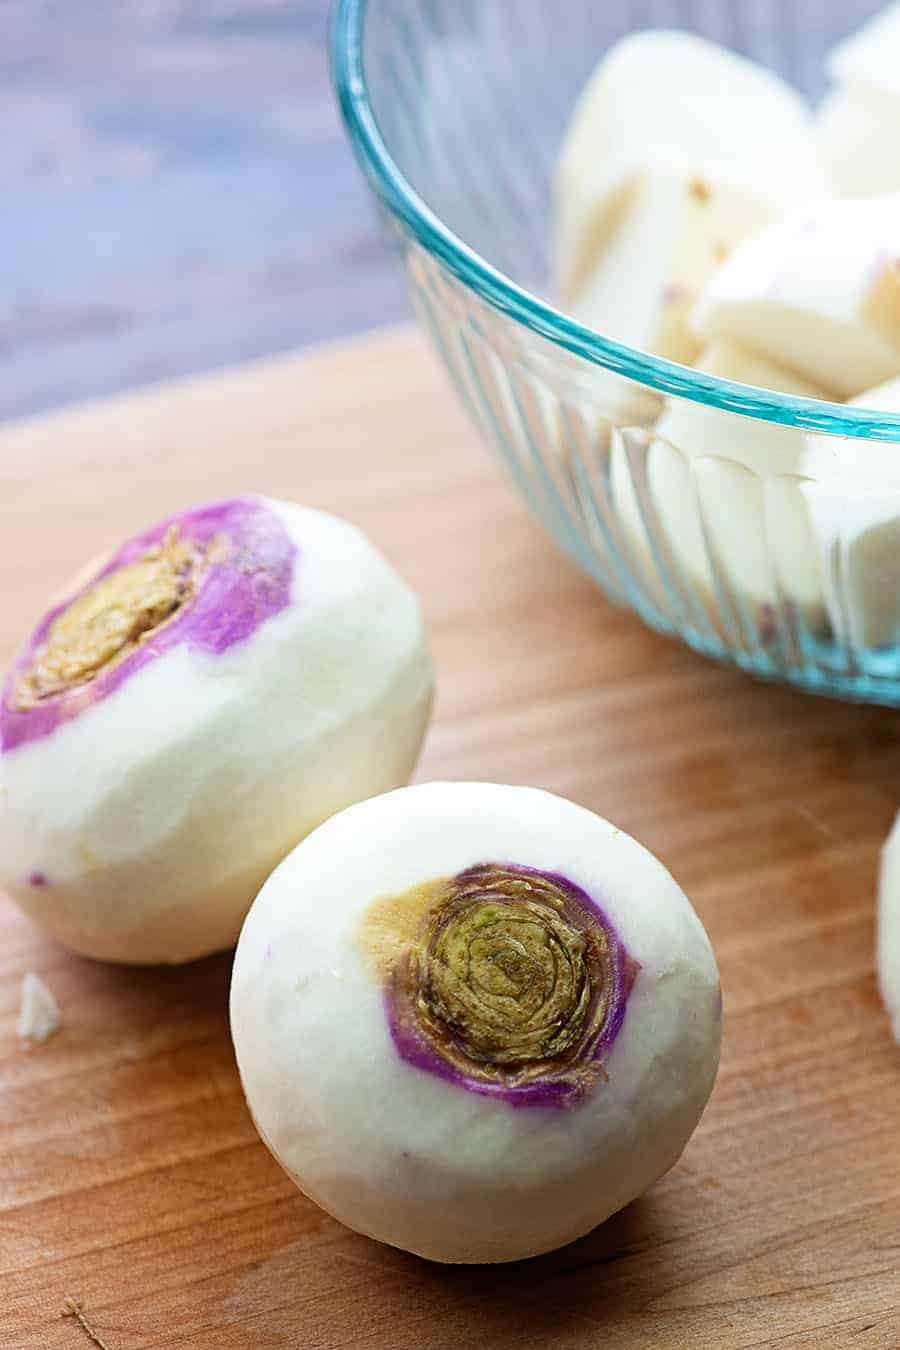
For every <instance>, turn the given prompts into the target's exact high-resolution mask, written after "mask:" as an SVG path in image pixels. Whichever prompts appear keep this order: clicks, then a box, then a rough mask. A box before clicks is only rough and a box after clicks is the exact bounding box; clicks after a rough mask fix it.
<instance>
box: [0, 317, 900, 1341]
mask: <svg viewBox="0 0 900 1350" xmlns="http://www.w3.org/2000/svg"><path fill="white" fill-rule="evenodd" d="M248 488H249V489H258V490H261V491H264V492H270V493H277V494H283V495H285V496H289V497H294V498H298V499H301V500H304V501H307V502H310V503H313V504H315V505H318V506H323V507H328V508H333V509H334V510H337V511H339V512H341V513H343V514H345V515H347V516H348V517H350V518H351V519H352V520H354V521H355V522H357V523H358V524H360V525H361V526H363V527H364V528H365V529H367V530H368V531H370V533H371V534H372V536H373V537H374V539H375V540H376V541H377V543H378V544H379V545H380V546H381V547H382V548H383V549H384V550H385V551H386V552H387V554H388V555H389V556H390V557H391V558H392V559H393V561H394V562H395V563H396V564H397V565H398V566H399V567H400V568H401V569H402V570H403V571H404V572H405V574H406V575H407V576H408V577H409V579H410V580H411V581H412V582H413V583H414V584H415V585H416V586H417V587H418V588H419V590H420V592H421V595H422V598H423V601H424V604H425V607H426V610H427V613H428V618H429V621H430V627H431V634H432V640H433V646H434V654H435V658H436V663H437V668H438V672H439V682H440V692H439V699H438V705H437V713H436V720H435V724H434V727H433V730H432V733H431V736H430V739H429V741H428V745H427V749H426V753H425V756H424V759H423V762H422V765H421V769H420V776H421V777H422V778H431V777H435V776H450V777H481V778H488V779H498V780H501V781H511V782H523V783H535V784H539V785H541V786H544V787H546V788H550V789H553V790H555V791H557V792H561V793H564V794H566V795H569V796H571V797H573V798H575V799H577V800H578V801H581V802H584V803H585V804H586V805H588V806H590V807H593V808H595V809H597V810H599V811H601V812H603V813H604V814H606V815H609V816H611V817H612V818H613V819H614V820H615V821H616V822H617V823H618V824H619V825H620V826H622V827H623V828H624V829H626V830H628V831H630V832H632V833H634V834H636V835H637V836H638V837H639V838H640V839H641V840H643V841H644V842H645V843H646V844H647V845H649V847H650V848H652V849H653V850H654V851H655V852H656V853H658V854H659V855H660V856H661V857H662V858H663V859H664V860H665V862H666V863H667V864H668V865H669V866H670V867H671V868H672V870H673V871H674V873H675V875H676V876H677V877H678V878H679V880H680V881H681V882H682V884H683V885H684V886H685V888H686V889H687V891H688V893H689V894H690V895H691V897H692V899H693V900H694V902H695V904H696V905H697V908H698V909H699V911H700V913H701V915H702V917H703V920H704V922H705V923H706V925H707V926H708V929H709V932H710V935H711V937H712V939H713V942H714V944H715V947H716V950H717V953H718V957H719V961H720V964H721V970H722V977H723V984H724V990H725V1012H726V1017H725V1042H724V1054H723V1060H722V1068H721V1073H720V1076H719V1081H718V1084H717V1087H716V1090H715V1093H714V1096H713V1099H712V1103H711V1105H710V1107H709V1110H708V1111H707V1114H706V1116H705V1117H704V1120H703V1122H702V1124H701V1127H700V1129H699V1130H698V1132H697V1134H696V1136H695V1137H694V1139H693V1141H692V1142H691V1144H690V1146H689V1147H688V1149H687V1152H686V1153H685V1155H684V1157H683V1159H682V1160H681V1162H680V1163H679V1164H678V1166H677V1167H676V1168H675V1169H674V1170H673V1171H672V1172H671V1173H670V1174H669V1175H668V1176H667V1177H666V1178H665V1179H664V1180H663V1181H661V1182H660V1183H659V1184H658V1185H656V1186H655V1187H654V1188H653V1189H652V1191H651V1192H650V1193H649V1194H648V1195H646V1196H645V1197H644V1198H643V1199H641V1200H640V1201H638V1202H637V1203H635V1204H633V1205H631V1206H630V1207H629V1208H628V1209H627V1210H625V1211H624V1212H623V1213H622V1214H620V1215H618V1216H617V1217H616V1218H614V1219H612V1220H611V1221H610V1222H609V1223H607V1224H606V1225H605V1226H604V1227H603V1228H601V1229H599V1230H598V1231H596V1232H595V1233H593V1234H592V1235H591V1236H589V1237H587V1238H585V1239H583V1240H582V1241H580V1242H578V1243H576V1244H575V1245H573V1246H571V1247H569V1248H566V1249H565V1250H562V1251H560V1252H557V1253H555V1254H553V1255H551V1256H547V1257H543V1258H540V1259H538V1260H535V1261H531V1262H528V1263H524V1264H522V1265H518V1266H510V1267H505V1268H483V1269H466V1268H458V1269H453V1268H439V1267H434V1266H430V1265H428V1264H427V1263H425V1262H422V1261H420V1260H418V1259H416V1258H413V1257H409V1256H406V1255H404V1254H402V1253H400V1252H396V1251H392V1250H390V1249H387V1248H383V1247H380V1246H378V1245H376V1244H375V1243H373V1242H370V1241H368V1240H367V1239H364V1238H362V1237H358V1236H356V1235H354V1234H352V1233H350V1232H347V1231H346V1230H344V1229H343V1228H341V1227H340V1226H339V1225H338V1224H337V1223H335V1222H334V1221H333V1220H332V1219H330V1218H328V1217H326V1216H325V1215H323V1214H322V1213H320V1212H319V1211H318V1210H317V1209H316V1208H315V1207H314V1206H313V1205H312V1204H311V1203H309V1202H308V1201H306V1200H304V1199H303V1198H302V1197H301V1196H300V1195H299V1194H298V1193H297V1192H295V1191H294V1189H293V1188H292V1186H291V1185H290V1183H289V1182H288V1181H287V1180H286V1179H285V1177H284V1176H283V1174H282V1173H281V1171H280V1170H279V1168H278V1167H277V1166H276V1164H275V1163H274V1162H273V1161H272V1159H271V1158H270V1156H269V1155H268V1154H267V1152H266V1150H265V1149H264V1148H263V1146H262V1144H261V1143H260V1142H259V1141H258V1139H257V1137H256V1135H255V1133H254V1130H253V1127H252V1125H251V1122H250V1119H249V1117H248V1114H247V1111H246V1109H245V1105H244V1102H243V1099H242V1096H241V1091H240V1087H239V1083H238V1078H237V1074H236V1071H235V1066H234V1061H233V1057H232V1051H231V1045H230V1040H229V1035H228V1027H227V1021H226V991H227V986H228V978H229V967H230V957H229V956H227V955H224V956H220V957H215V958H212V959H210V960H207V961H203V962H200V963H198V964H195V965H192V966H189V967H186V968H182V969H175V970H163V969H146V970H140V969H138V970H131V969H118V968H115V967H111V966H104V965H99V964H95V963H92V962H90V961H86V960H81V959H78V958H76V957H74V956H71V955H69V954H68V953H67V952H65V951H64V950H63V949H62V948H61V947H59V946H57V945H55V944H54V943H53V942H51V941H49V940H45V939H44V938H42V937H41V935H40V934H39V933H37V932H36V931H35V930H34V929H33V928H32V927H31V926H30V924H29V923H28V922H26V920H25V919H24V918H22V917H21V916H20V915H19V914H18V912H17V911H16V910H15V909H14V908H13V906H12V905H11V904H9V903H7V902H6V901H5V900H3V899H2V898H0V1345H2V1346H3V1347H4V1350H7V1347H15V1350H79V1347H81V1346H85V1347H87V1346H89V1344H90V1342H89V1339H88V1336H87V1333H86V1332H85V1330H84V1328H83V1327H82V1326H81V1325H79V1324H78V1323H77V1321H76V1320H75V1319H74V1318H73V1317H71V1316H64V1315H63V1313H64V1310H65V1300H66V1299H67V1298H72V1299H75V1300H76V1301H78V1303H79V1304H80V1305H81V1307H82V1309H83V1315H84V1317H85V1318H86V1319H87V1320H88V1322H89V1323H90V1324H91V1325H92V1326H93V1327H94V1329H95V1331H96V1334H97V1335H98V1337H100V1339H101V1340H102V1343H103V1344H104V1345H106V1346H107V1347H108V1350H150V1348H151V1347H153V1348H154V1350H157V1348H158V1350H162V1347H179V1348H183V1350H187V1348H188V1347H190V1350H213V1348H215V1350H269V1348H270V1347H271V1348H273V1350H274V1348H276V1347H286V1348H287V1347H291V1348H294V1347H298V1348H299V1347H302V1350H326V1348H327V1350H339V1348H340V1350H343V1348H347V1350H407V1347H408V1348H409V1350H464V1348H465V1347H470V1346H489V1347H492V1350H494V1348H496V1350H507V1348H509V1350H512V1348H513V1347H519V1348H522V1347H543V1346H547V1347H551V1346H552V1347H556V1348H558V1350H570V1348H571V1350H575V1348H576V1347H577V1348H578V1350H588V1347H592V1348H596V1350H599V1348H600V1347H606V1346H616V1347H622V1348H626V1347H627V1348H628V1350H630V1348H631V1347H642V1348H645V1347H649V1348H651V1350H662V1348H663V1347H665V1350H706V1348H709V1350H738V1347H740V1348H741V1350H749V1348H750V1347H759V1346H778V1347H780V1348H781V1350H801V1347H802V1350H818V1348H819V1347H823V1348H825V1350H840V1348H841V1347H845V1346H846V1347H851V1346H852V1347H860V1348H861V1350H872V1348H874V1347H877V1348H878V1350H897V1347H900V1051H898V1049H897V1047H896V1046H895V1045H894V1044H893V1043H892V1042H891V1040H890V1038H889V1035H888V1030H887V1024H886V1019H885V1017H884V1015H883V1013H882V1011H881V1008H880V1006H879V1002H878V998H877V994H876V989H875V981H874V976H873V968H872V951H873V904H872V901H873V888H874V879H875V868H876V860H877V852H878V847H879V844H880V842H881V839H882V837H883V835H884V833H885V831H886V830H887V828H888V826H889V824H890V821H891V819H892V816H893V813H894V810H895V808H896V805H897V802H898V798H900V716H898V714H896V713H890V712H885V711H879V710H875V709H865V708H854V707H849V706H842V705H839V704H834V703H829V702H825V701H816V700H813V699H810V698H806V697H802V696H801V695H799V694H796V693H792V692H788V691H785V690H781V689H778V688H770V687H767V686H764V685H762V684H756V683H753V682H752V681H750V680H749V679H747V678H745V677H743V676H741V675H739V674H735V673H732V672H729V671H725V670H721V669H719V668H717V667H716V666H714V665H711V664H709V663H707V662H705V661H703V660H701V659H700V658H698V657H696V656H694V655H692V654H691V653H689V652H688V651H686V650H685V649H683V648H682V647H680V646H678V645H676V644H675V643H673V642H670V641H667V640H664V639H662V638H660V637H657V636H655V635H653V634H652V633H650V632H648V631H647V630H646V629H644V628H643V627H642V626H641V624H640V623H639V622H638V621H637V620H636V619H635V618H634V617H633V616H631V615H630V614H628V613H626V612H623V611H619V610H616V609H613V608H612V607H610V605H608V604H607V603H606V602H605V601H604V600H603V599H602V597H601V596H600V595H599V594H598V593H597V591H596V590H595V589H594V588H593V587H592V585H591V584H590V583H589V582H588V581H586V580H584V579H583V578H582V577H580V576H579V575H577V574H576V573H575V572H574V571H573V570H572V569H571V568H570V566H569V565H568V564H566V563H565V562H563V561H562V560H561V559H560V558H558V557H557V556H556V555H555V553H554V552H553V550H552V548H551V547H550V545H549V544H548V543H547V542H546V540H545V539H544V537H543V536H542V534H541V532H540V531H539V529H538V527H537V526H536V525H535V524H533V523H532V522H531V521H530V520H529V519H528V517H527V516H526V514H525V512H524V510H523V509H522V507H521V506H520V504H519V502H518V500H517V499H516V498H515V496H514V495H513V493H512V491H511V489H510V488H509V487H508V486H507V485H506V484H505V482H504V481H503V479H502V478H501V476H500V475H499V473H498V472H497V471H496V469H495V468H494V466H493V465H492V464H491V463H490V461H489V458H488V456H487V455H486V454H485V453H484V451H483V450H482V449H481V447H480V446H479V445H478V444H477V443H476V441H475V438H474V435H473V433H472V432H471V431H470V430H469V428H468V426H467V424H466V423H465V421H464V420H463V417H462V415H461V413H460V412H459V411H458V409H457V407H456V405H455V403H454V402H453V399H452V397H451V395H450V392H449V390H448V388H447V387H446V386H445V383H444V378H443V376H442V374H441V373H440V371H439V370H438V368H437V366H436V364H435V363H434V361H433V359H432V357H431V356H430V354H429V353H428V352H427V351H426V349H425V347H424V344H423V342H422V340H421V339H420V338H419V337H418V336H417V335H416V334H415V333H413V332H412V331H410V330H401V331H398V332H395V333H393V334H391V335H389V336H384V337H379V338H375V339H360V340H358V341H356V342H355V343H352V344H349V345H345V346H339V347H336V348H333V349H331V350H324V351H322V352H321V353H318V354H316V355H315V356H312V357H309V358H306V359H295V358H286V359H282V360H278V361H275V362H270V363H266V364H260V365H256V366H251V367H248V368H246V369H244V370H240V371H236V372H232V373H230V374H227V375H223V376H221V377H218V378H208V379H203V380H200V381H193V382H189V383H184V384H181V385H176V386H170V387H168V388H162V389H159V390H154V391H151V392H149V393H147V394H145V395H142V396H139V397H132V398H124V399H120V400H116V401H114V402H111V403H107V404H99V405H96V406H93V407H85V408H83V409H77V410H74V411H72V412H70V413H68V414H66V415H64V416H54V417H52V418H50V419H47V420H42V421H37V422H32V423H30V424H23V425H21V426H19V427H17V428H13V429H11V430H10V431H8V432H7V433H6V434H5V435H4V436H3V437H2V440H0V594H2V596H3V606H2V612H0V656H2V657H3V659H6V658H7V657H8V656H9V655H10V654H11V652H12V650H13V646H14V643H15V642H16V641H17V639H18V638H19V637H20V636H21V635H22V634H23V633H24V631H25V629H26V628H27V626H28V625H29V623H30V622H31V620H32V619H33V618H34V616H35V615H36V613H37V611H38V609H39V607H40V606H41V605H42V603H43V601H44V600H45V599H46V598H47V596H48V595H49V594H50V593H51V592H52V591H53V590H54V589H55V588H57V586H58V585H59V583H60V582H61V581H62V580H63V579H64V578H65V576H66V574H67V572H69V571H70V570H71V569H74V568H76V567H77V566H78V565H79V564H80V563H82V562H83V561H84V560H85V559H86V558H87V557H88V556H90V555H91V554H93V553H95V552H97V551H98V550H100V549H102V548H103V547H104V546H106V545H109V544H111V543H113V542H114V541H116V540H117V539H118V538H119V536H120V535H121V534H123V533H124V532H127V531H130V530H132V529H134V528H135V527H138V526H140V525H142V524H143V523H145V522H147V521H149V520H152V519H153V518H154V517H155V516H157V515H158V514H160V513H162V512H165V511H167V510H169V509H170V508H174V507H177V506H180V505H182V504H183V503H186V502H190V501H192V500H199V499H203V498H207V497H210V496H214V495H217V494H220V493H228V492H232V491H236V490H242V489H248ZM72 790H73V791H77V784H73V785H72ZM27 970H34V971H37V972H38V973H39V974H40V975H41V976H42V977H43V978H44V979H45V980H46V981H47V983H48V984H49V985H50V987H51V988H52V989H53V991H54V992H55V994H56V996H57V998H58V1000H59V1003H60V1005H61V1008H62V1012H63V1017H64V1024H63V1027H62V1030H61V1031H60V1032H59V1033H58V1034H57V1035H56V1036H55V1037H54V1038H53V1039H52V1040H50V1041H49V1042H47V1043H46V1044H45V1045H43V1046H37V1047H34V1048H32V1049H25V1048H23V1046H22V1045H21V1044H20V1043H19V1041H18V1039H17V1037H16V1034H15V1017H16V1011H17V1005H18V988H19V982H20V979H21V977H22V975H23V973H24V972H25V971H27Z"/></svg>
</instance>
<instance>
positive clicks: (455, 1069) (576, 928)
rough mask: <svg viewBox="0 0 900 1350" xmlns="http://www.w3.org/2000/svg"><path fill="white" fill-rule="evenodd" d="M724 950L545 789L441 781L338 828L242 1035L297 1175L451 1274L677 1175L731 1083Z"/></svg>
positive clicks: (272, 943) (299, 880)
mask: <svg viewBox="0 0 900 1350" xmlns="http://www.w3.org/2000/svg"><path fill="white" fill-rule="evenodd" d="M720 1015H721V998H720V993H719V986H718V977H717V972H716V963H715V959H714V957H713V953H712V950H711V948H710V945H709V941H708V939H707V937H706V934H705V933H704V931H703V928H702V926H701V924H700V921H699V920H698V918H697V916H696V914H695V913H694V911H693V909H692V908H691V905H690V903H689V902H688V900H687V898H686V897H685V895H684V893H683V892H682V891H681V889H680V888H679V887H678V885H677V884H676V883H675V881H674V880H673V879H672V877H671V876H670V875H669V873H668V872H667V871H666V869H665V868H664V867H663V866H662V864H661V863H659V862H658V861H657V860H656V859H655V858H654V857H653V856H652V855H651V854H650V853H648V852H647V851H646V850H645V849H643V848H642V847H641V846H640V845H639V844H638V843H636V842H635V840H633V839H631V838H629V836H628V835H626V834H624V833H622V831H621V830H617V829H615V828H614V827H613V826H612V825H610V824H609V823H608V822H607V821H605V820H601V819H600V817H598V816H595V815H594V814H593V813H592V812H590V811H587V810H585V809H584V808H582V807H579V806H576V805H574V804H573V803H572V802H568V801H563V800H562V799H561V798H559V797H554V796H551V795H550V794H548V793H546V792H539V791H536V790H535V789H532V788H521V787H501V786H497V785H494V784H490V783H431V784H428V785H425V786H421V787H413V788H407V789H403V790H401V791H398V792H393V793H389V794H386V795H385V796H382V797H379V798H376V799H374V800H371V801H368V802H364V803H362V804H360V805H358V806H354V807H351V808H350V809H349V810H347V811H344V812H342V813H341V814H340V815H339V816H336V817H334V819H332V820H330V821H328V822H327V823H326V824H325V825H323V826H322V827H321V828H320V829H319V830H317V831H316V832H315V833H314V834H312V835H311V836H310V837H309V838H308V839H306V840H305V841H304V842H303V843H302V844H301V845H300V846H299V847H298V848H297V849H295V851H294V852H293V853H292V854H291V855H290V856H289V857H288V858H287V859H286V860H285V861H284V863H282V865H281V866H280V867H279V868H278V869H277V871H276V872H275V873H274V874H273V875H272V877H271V878H270V879H269V881H268V882H267V883H266V885H265V886H264V887H263V890H262V891H261V893H260V895H259V897H258V899H257V900H256V902H255V904H254V906H253V908H252V910H251V912H250V914H249V915H248V917H247V921H246V923H245V925H244V928H243V931H242V933H241V938H240V942H239V944H238V950H237V956H236V958H235V966H234V976H233V980H232V986H231V1025H232V1032H233V1035H234V1043H235V1049H236V1052H237V1060H238V1066H239V1068H240V1073H241V1079H242V1081H243V1086H244V1090H245V1092H246V1094H247V1101H248V1103H249V1106H250V1109H251V1111H252V1113H253V1116H254V1119H255V1121H256V1124H257V1126H258V1128H259V1131H260V1133H261V1135H262V1137H263V1139H264V1140H265V1141H266V1143H267V1144H268V1146H269V1148H270V1149H271V1150H272V1152H273V1153H274V1154H275V1156H276V1157H277V1158H278V1160H279V1161H280V1163H281V1164H282V1166H283V1167H284V1168H285V1170H286V1171H287V1173H288V1175H289V1176H291V1177H292V1178H293V1180H294V1181H295V1182H296V1184H297V1185H298V1186H299V1187H300V1188H301V1189H302V1190H303V1191H304V1192H306V1194H307V1195H309V1196H310V1198H311V1199H313V1200H315V1201H316V1203H317V1204H319V1205H321V1206H322V1207H323V1208H324V1209H326V1210H328V1211H329V1212H330V1213H331V1214H333V1215H334V1216H335V1218H337V1219H340V1220H341V1222H343V1223H346V1224H347V1225H348V1226H349V1227H351V1228H355V1229H357V1230H358V1231H359V1232H362V1233H366V1234H368V1235H369V1236H370V1237H374V1238H377V1239H379V1240H380V1241H382V1242H387V1243H390V1244H392V1245H393V1246H397V1247H403V1248H405V1249H407V1250H409V1251H412V1252H416V1253H417V1254H419V1255H421V1256H425V1257H429V1258H431V1259H432V1260H437V1261H453V1262H475V1261H512V1260H516V1259H518V1258H519V1257H525V1256H532V1255H535V1254H537V1253H539V1252H544V1251H549V1250H551V1249H552V1248H554V1247H558V1246H561V1245H562V1244H563V1243H566V1242H569V1241H571V1240H572V1239H574V1238H576V1237H579V1236H580V1235H581V1234H583V1233H586V1232H588V1230H589V1229H591V1228H593V1227H594V1226H595V1225H596V1224H598V1223H600V1222H602V1220H604V1219H605V1218H607V1217H608V1216H609V1215H610V1214H612V1213H613V1212H615V1211H616V1210H618V1209H620V1208H621V1207H622V1206H623V1205H625V1204H627V1203H628V1202H629V1201H630V1200H632V1199H634V1198H635V1196H637V1195H638V1194H640V1192H642V1191H643V1190H644V1189H646V1187H647V1186H649V1185H651V1184H652V1182H653V1181H655V1180H656V1179H657V1177H659V1176H661V1175H662V1174H663V1173H664V1172H665V1171H667V1170H668V1168H670V1167H671V1166H672V1165H673V1163H674V1162H676V1160H677V1159H678V1157H679V1155H680V1154H681V1151H682V1149H683V1148H684V1146H685V1144H686V1143H687V1141H688V1139H689V1137H690V1135H691V1133H692V1132H693V1130H694V1128H695V1126H696V1124H697V1122H698V1120H699V1118H700V1115H701V1112H702V1111H703V1108H704V1106H705V1104H706V1101H707V1098H708V1097H709V1094H710V1091H711V1089H712V1085H713V1080H714V1078H715V1074H716V1065H717V1062H718V1054H719V1036H720Z"/></svg>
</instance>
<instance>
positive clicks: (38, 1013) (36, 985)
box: [16, 971, 62, 1041]
mask: <svg viewBox="0 0 900 1350" xmlns="http://www.w3.org/2000/svg"><path fill="white" fill-rule="evenodd" d="M61 1022H62V1017H61V1016H60V1011H59V1004H58V1003H57V1001H56V999H55V998H54V997H53V994H52V993H51V992H50V990H49V989H48V988H47V986H46V984H45V983H44V981H43V980H42V979H41V978H40V976H39V975H35V974H34V973H33V972H32V971H29V972H28V974H27V975H26V976H25V977H24V978H23V980H22V1000H21V1003H20V1005H19V1020H18V1023H17V1024H16V1030H17V1031H18V1033H19V1035H20V1036H21V1038H22V1040H23V1041H46V1040H49V1039H50V1037H51V1036H52V1035H53V1033H54V1032H55V1031H58V1030H59V1027H60V1024H61Z"/></svg>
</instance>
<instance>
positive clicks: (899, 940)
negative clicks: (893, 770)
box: [878, 815, 900, 1043]
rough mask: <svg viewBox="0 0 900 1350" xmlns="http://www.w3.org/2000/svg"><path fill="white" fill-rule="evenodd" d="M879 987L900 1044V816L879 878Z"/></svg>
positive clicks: (889, 837)
mask: <svg viewBox="0 0 900 1350" xmlns="http://www.w3.org/2000/svg"><path fill="white" fill-rule="evenodd" d="M878 987H879V989H880V990H881V997H882V998H883V999H884V1006H885V1007H886V1008H887V1010H888V1013H889V1014H890V1018H891V1027H892V1029H893V1032H894V1039H895V1040H896V1041H897V1042H898V1043H900V815H898V816H897V819H896V820H895V821H894V828H893V829H892V830H891V832H890V834H889V835H888V837H887V842H886V843H885V845H884V848H883V849H882V851H881V872H880V875H879V879H878Z"/></svg>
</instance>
